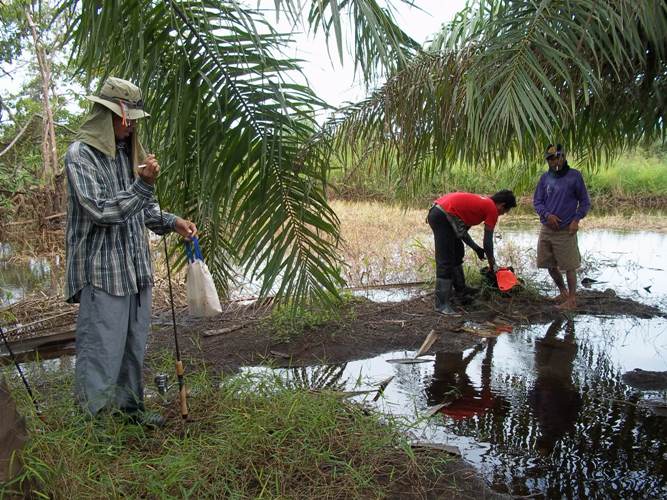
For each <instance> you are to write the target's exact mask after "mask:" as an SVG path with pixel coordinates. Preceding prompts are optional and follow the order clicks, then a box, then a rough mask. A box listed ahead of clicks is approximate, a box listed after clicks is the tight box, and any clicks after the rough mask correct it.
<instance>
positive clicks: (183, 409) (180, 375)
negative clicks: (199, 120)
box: [176, 359, 188, 420]
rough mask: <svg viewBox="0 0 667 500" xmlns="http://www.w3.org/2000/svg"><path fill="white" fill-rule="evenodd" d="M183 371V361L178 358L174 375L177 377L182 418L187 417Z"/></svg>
mask: <svg viewBox="0 0 667 500" xmlns="http://www.w3.org/2000/svg"><path fill="white" fill-rule="evenodd" d="M184 373H185V368H183V362H182V361H181V360H180V359H179V360H178V361H176V375H177V377H178V399H179V400H180V403H181V417H182V418H183V420H185V419H187V418H188V401H187V391H186V389H185V383H184V382H183V374H184Z"/></svg>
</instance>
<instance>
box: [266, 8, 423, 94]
mask: <svg viewBox="0 0 667 500" xmlns="http://www.w3.org/2000/svg"><path fill="white" fill-rule="evenodd" d="M399 1H400V2H401V3H405V4H408V5H412V4H413V3H415V2H414V1H413V0H399ZM308 4H310V8H309V9H305V8H304V7H306V6H307V5H308ZM275 7H276V12H278V13H280V12H283V13H285V14H287V15H288V16H289V17H290V18H291V19H292V20H293V21H294V22H299V21H305V22H306V23H307V24H308V26H309V28H310V30H311V31H312V32H313V33H318V32H320V31H321V32H323V33H324V35H325V37H326V39H327V41H330V40H331V39H333V40H334V42H335V46H336V51H337V53H338V57H339V59H340V61H341V63H342V62H343V60H344V57H345V55H344V52H345V51H344V47H345V46H346V45H349V47H350V51H351V54H352V59H353V61H354V67H355V72H356V71H357V70H358V71H359V72H360V73H361V75H362V76H363V79H364V81H365V82H366V83H371V82H375V81H377V80H378V79H380V78H382V77H383V76H386V75H390V74H393V73H394V72H396V71H398V70H399V69H400V68H403V67H405V65H406V64H407V63H408V62H409V61H410V60H411V59H412V57H414V55H415V54H416V53H418V52H419V50H420V47H419V44H418V43H417V42H416V41H415V40H413V39H412V38H411V37H410V36H409V35H408V34H407V33H405V31H403V30H402V29H401V28H400V27H399V26H398V25H397V24H396V21H395V20H394V13H393V11H392V7H391V3H388V5H387V7H382V6H381V5H380V3H378V2H377V1H376V0H311V1H310V2H304V1H303V0H275ZM306 11H307V17H305V19H304V14H305V12H306ZM348 27H349V29H350V31H351V33H350V34H349V35H347V36H346V34H347V29H346V28H348ZM348 36H349V44H348V43H347V42H348V39H347V37H348Z"/></svg>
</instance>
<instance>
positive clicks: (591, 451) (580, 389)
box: [256, 229, 667, 498]
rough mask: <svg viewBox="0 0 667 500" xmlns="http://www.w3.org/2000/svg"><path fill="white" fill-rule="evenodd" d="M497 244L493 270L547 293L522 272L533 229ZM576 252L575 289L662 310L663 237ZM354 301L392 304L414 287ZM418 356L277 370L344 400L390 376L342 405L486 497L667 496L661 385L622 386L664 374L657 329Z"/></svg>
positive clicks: (529, 336) (604, 237)
mask: <svg viewBox="0 0 667 500" xmlns="http://www.w3.org/2000/svg"><path fill="white" fill-rule="evenodd" d="M499 236H500V238H499V240H498V241H497V249H498V254H499V255H500V256H501V257H500V261H501V262H502V263H503V264H505V265H512V266H514V267H515V268H516V269H517V270H518V271H519V272H520V273H521V275H522V276H523V277H525V278H530V279H531V280H534V281H535V283H536V284H537V286H538V288H540V289H541V290H542V291H545V292H548V293H553V287H552V285H551V283H550V281H549V279H548V275H547V274H546V272H545V271H539V270H536V269H534V264H533V262H534V257H535V253H534V247H535V243H536V238H537V233H536V231H535V230H517V229H511V230H509V229H508V230H504V231H501V232H500V234H499ZM417 238H418V239H419V240H420V241H421V243H417V244H415V245H414V248H418V249H419V248H423V249H424V251H427V250H428V249H429V247H428V245H429V243H430V242H429V235H428V234H423V235H419V236H418V237H417ZM579 241H580V248H581V252H582V256H583V260H584V264H583V266H582V269H581V273H580V280H581V279H584V278H585V281H584V283H585V285H584V286H585V287H587V288H592V289H597V290H606V289H612V290H614V291H615V292H616V293H617V294H618V295H620V296H623V297H627V298H633V299H635V300H637V301H639V302H642V303H645V304H651V305H655V306H658V307H660V308H662V309H663V311H664V310H665V304H667V272H666V270H665V269H667V266H665V264H664V263H665V261H666V260H667V235H665V234H663V233H652V232H619V231H610V230H592V231H585V232H582V233H581V234H580V238H579ZM403 266H404V267H403V272H401V273H399V274H400V278H401V279H402V280H404V281H412V280H418V279H420V278H424V277H426V275H425V274H424V270H423V269H422V270H419V269H418V267H417V266H415V267H414V268H413V269H412V270H410V268H409V266H405V264H404V263H403ZM415 270H417V271H415ZM355 293H359V294H362V295H364V296H366V297H369V298H371V299H373V300H389V301H395V300H406V299H409V298H410V297H412V296H414V294H415V293H419V289H418V288H415V287H411V288H396V289H380V290H378V289H372V288H369V289H368V290H366V291H364V292H355ZM430 352H431V353H435V354H434V355H430V356H426V357H424V358H422V361H424V362H422V363H414V364H398V363H395V362H389V361H392V360H396V359H400V358H412V357H413V356H414V355H415V352H412V351H410V352H406V351H398V352H387V353H385V354H382V355H380V356H377V357H373V358H370V359H364V360H358V361H352V362H349V363H344V364H340V365H328V366H326V367H323V366H315V367H309V368H294V369H284V370H281V372H282V373H283V374H284V376H285V377H286V378H289V379H291V380H293V381H294V382H295V384H296V385H305V386H316V387H323V386H329V387H333V388H336V389H338V390H345V391H364V390H372V389H374V388H377V385H378V384H379V383H380V382H381V381H383V380H386V379H387V378H389V377H394V378H393V380H392V382H391V383H390V384H389V386H388V387H387V388H386V389H385V391H384V393H383V395H382V397H381V398H379V399H378V400H377V401H373V399H374V396H373V395H372V394H371V395H365V394H364V395H359V396H355V399H357V400H359V401H363V402H364V403H365V404H368V405H371V406H373V407H375V408H376V409H378V410H379V411H381V412H383V413H384V414H386V415H388V416H392V417H393V418H400V419H402V420H403V421H404V422H406V423H407V424H408V425H409V426H410V427H411V428H412V438H413V439H414V441H415V442H419V443H427V445H438V444H445V445H449V446H454V447H456V448H457V449H458V450H459V451H460V453H461V455H462V457H463V458H464V459H465V460H466V461H468V462H469V463H471V464H473V465H474V466H475V468H476V469H477V470H478V471H479V473H480V474H481V475H482V476H483V477H484V478H485V479H486V480H487V481H488V482H489V483H490V484H492V485H493V487H494V489H496V490H497V491H500V492H506V493H510V494H512V495H519V496H523V495H531V496H532V495H536V496H542V495H544V496H547V497H550V498H554V497H567V498H609V497H617V498H665V497H667V418H666V414H667V407H665V399H666V396H667V387H666V386H664V385H662V386H660V385H659V386H657V387H653V388H650V390H642V386H641V384H639V386H637V384H636V383H634V381H633V377H632V375H633V373H634V374H636V373H638V372H633V371H634V370H636V369H640V370H645V371H653V372H667V320H666V319H665V318H664V317H663V318H654V319H637V318H629V317H613V316H610V317H593V316H586V315H574V316H571V317H566V316H562V317H561V318H558V319H556V320H555V321H553V322H552V323H551V324H547V325H526V326H521V327H519V328H515V329H514V330H513V332H511V333H506V334H502V335H500V336H499V337H498V338H492V339H485V340H481V341H480V342H479V343H478V345H477V346H476V347H474V348H472V349H469V350H465V351H458V352H457V351H452V350H451V349H448V346H447V340H446V339H440V340H439V341H438V342H437V343H436V344H435V345H434V346H433V348H432V349H431V351H430ZM256 369H259V370H262V369H260V368H256ZM628 372H629V373H628ZM626 373H627V374H626ZM624 374H626V375H625V377H624ZM643 389H646V387H643ZM438 405H444V406H442V408H439V409H438ZM434 410H437V411H435V413H434V414H432V415H430V414H431V413H433V411H434Z"/></svg>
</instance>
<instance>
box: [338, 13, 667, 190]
mask: <svg viewBox="0 0 667 500" xmlns="http://www.w3.org/2000/svg"><path fill="white" fill-rule="evenodd" d="M666 51H667V2H664V1H662V2H659V1H658V2H653V1H642V2H634V1H632V2H631V1H625V0H607V1H601V0H581V1H576V2H574V1H569V0H539V1H538V0H523V1H512V2H504V1H500V0H484V1H480V2H478V3H476V4H470V5H469V6H468V7H467V8H466V9H464V10H463V11H462V12H461V13H460V14H459V15H458V16H457V17H456V18H455V19H454V21H453V22H452V23H450V24H449V25H448V26H446V27H445V29H444V30H443V32H441V33H440V34H438V36H436V37H435V38H434V41H433V43H432V44H431V47H430V48H429V55H420V56H418V57H416V58H415V59H414V60H413V61H412V62H411V64H410V65H409V66H408V67H407V68H406V69H405V70H402V71H400V72H397V73H396V74H395V75H393V76H392V77H391V78H390V79H389V80H388V81H387V82H386V84H385V85H383V86H382V87H381V88H380V89H379V90H378V92H376V94H375V95H373V96H372V97H371V98H369V99H367V100H366V101H364V102H363V103H359V104H356V105H353V106H349V107H347V108H345V109H343V110H341V114H340V115H339V116H338V117H337V118H335V119H334V120H332V121H331V122H330V123H329V131H330V135H329V136H330V138H331V139H332V140H334V141H336V144H338V147H343V144H345V145H347V147H349V145H353V146H356V145H359V146H362V145H364V144H366V143H373V144H376V145H377V146H378V147H377V148H376V151H377V152H378V153H377V157H376V158H373V159H371V160H370V162H375V163H377V161H378V159H382V158H384V159H391V161H394V162H396V163H397V165H398V166H397V168H395V169H394V175H396V177H397V179H399V180H400V184H401V185H402V186H404V187H403V189H402V194H403V195H405V196H409V195H410V194H411V193H412V192H414V190H415V189H417V187H418V186H420V185H423V184H424V183H425V182H430V181H431V179H433V178H434V175H435V174H441V173H442V172H443V171H445V170H446V169H447V168H448V167H449V166H451V165H454V164H456V163H463V164H465V165H468V166H469V167H470V168H480V167H483V168H487V169H489V170H491V169H493V168H496V167H498V166H499V165H504V164H506V163H507V162H522V163H523V164H525V165H526V167H527V169H526V170H527V172H528V173H532V172H534V170H535V169H536V168H537V167H538V165H539V163H538V162H537V161H536V159H537V158H540V156H541V155H540V152H541V151H542V149H543V148H544V146H545V144H547V143H549V142H564V143H566V144H567V145H568V146H569V148H570V150H571V151H573V152H574V153H575V154H577V155H578V156H579V158H581V159H584V160H585V166H587V167H589V168H593V167H595V166H596V165H597V164H599V163H600V162H601V161H604V160H605V159H608V158H611V157H613V156H614V155H616V154H618V153H619V152H620V151H623V150H624V149H627V148H630V147H634V146H636V145H637V144H638V143H639V142H641V141H645V142H652V141H654V140H655V139H656V138H660V137H663V136H664V124H665V109H667V108H666V107H665V95H666V92H667V61H666V59H665V56H666V54H665V52H666ZM380 168H381V167H380Z"/></svg>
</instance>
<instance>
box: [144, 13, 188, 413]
mask: <svg viewBox="0 0 667 500" xmlns="http://www.w3.org/2000/svg"><path fill="white" fill-rule="evenodd" d="M142 17H143V14H142ZM143 27H144V22H143V20H142V22H141V34H140V36H139V52H140V61H141V62H140V65H139V71H140V75H139V76H140V78H139V81H140V82H141V81H143V75H144V74H145V73H144V28H143ZM143 97H144V96H143V92H142V99H143ZM143 121H144V126H145V128H146V139H147V146H148V148H149V150H150V149H151V147H152V145H153V137H152V129H151V127H150V126H149V122H148V117H144V120H143ZM155 199H156V201H157V204H158V206H159V208H160V224H161V225H162V226H164V214H163V212H162V203H161V202H160V196H159V190H158V188H157V179H156V185H155ZM162 243H163V245H164V259H165V262H166V264H167V281H168V283H169V304H170V305H171V324H172V328H173V331H174V353H175V357H176V363H175V367H176V378H177V380H178V399H179V406H180V410H181V418H182V419H183V420H187V418H188V414H189V412H188V400H187V389H186V387H185V368H184V367H183V361H181V348H180V346H179V343H178V328H177V326H176V310H175V308H174V292H173V287H172V284H171V265H170V264H169V250H168V248H167V236H166V234H163V235H162Z"/></svg>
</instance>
